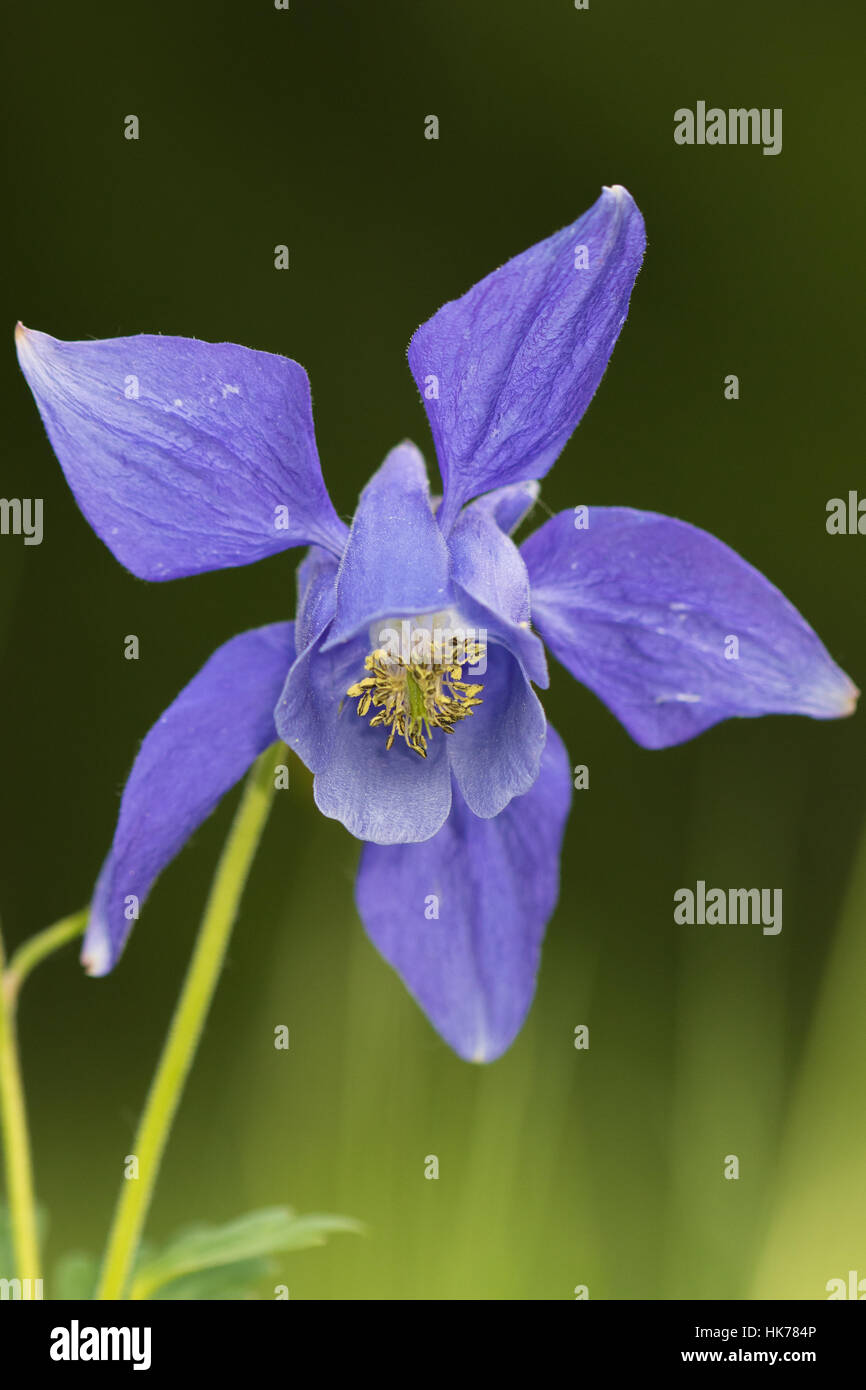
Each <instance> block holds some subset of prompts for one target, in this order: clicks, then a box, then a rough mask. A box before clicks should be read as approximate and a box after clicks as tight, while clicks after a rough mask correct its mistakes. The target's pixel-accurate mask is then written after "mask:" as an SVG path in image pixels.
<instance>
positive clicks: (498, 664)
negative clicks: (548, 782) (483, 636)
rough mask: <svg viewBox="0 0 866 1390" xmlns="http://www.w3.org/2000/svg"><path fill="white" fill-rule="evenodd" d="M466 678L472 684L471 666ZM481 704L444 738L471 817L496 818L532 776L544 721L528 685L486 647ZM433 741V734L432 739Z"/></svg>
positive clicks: (516, 668)
mask: <svg viewBox="0 0 866 1390" xmlns="http://www.w3.org/2000/svg"><path fill="white" fill-rule="evenodd" d="M466 674H467V679H469V680H474V675H473V672H472V669H471V667H470V668H469V670H468V671H467V673H466ZM478 680H479V681H480V682H482V683H483V686H484V689H483V691H482V694H481V704H480V705H477V706H476V708H475V710H474V711H473V713H472V715H471V716H470V717H469V718H468V719H464V720H463V721H462V722H461V723H460V724H458V725H457V727H456V728H455V730H454V733H453V734H451V735H450V736H449V735H445V737H447V738H448V740H449V742H448V750H449V753H450V755H451V771H452V772H453V773H454V776H455V778H456V779H457V783H458V785H459V787H460V790H461V792H462V793H463V796H464V797H465V799H466V802H467V805H468V806H469V809H470V810H471V811H473V812H474V813H475V815H476V816H483V817H484V818H489V817H491V816H498V815H499V813H500V812H501V811H502V810H503V809H504V807H506V806H507V805H508V803H509V801H511V799H512V797H515V796H520V797H522V796H523V795H524V794H525V793H526V792H528V791H529V788H530V787H531V786H532V784H533V783H534V781H535V779H536V778H537V777H538V773H539V767H540V765H541V758H542V754H543V752H544V741H545V736H546V731H547V720H546V718H545V714H544V710H543V709H542V707H541V703H540V701H539V699H538V696H537V695H536V694H535V691H534V690H533V689H532V686H531V685H530V684H529V682H528V680H527V679H526V676H525V675H524V673H523V670H522V669H521V666H520V663H519V662H518V661H516V660H515V658H514V657H513V656H512V655H511V653H510V652H509V651H507V650H506V648H505V647H501V646H499V645H498V644H496V643H491V645H490V646H489V647H488V649H487V670H486V672H485V673H484V674H483V675H480V676H479V677H478ZM434 737H435V735H434Z"/></svg>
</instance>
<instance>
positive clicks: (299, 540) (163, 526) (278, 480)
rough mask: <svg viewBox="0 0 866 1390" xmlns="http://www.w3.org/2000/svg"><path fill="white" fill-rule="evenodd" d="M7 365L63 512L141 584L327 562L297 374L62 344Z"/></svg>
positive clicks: (302, 381)
mask: <svg viewBox="0 0 866 1390" xmlns="http://www.w3.org/2000/svg"><path fill="white" fill-rule="evenodd" d="M17 339H18V357H19V361H20V363H21V369H22V371H23V372H24V375H25V377H26V378H27V381H28V383H29V385H30V389H31V391H32V392H33V395H34V396H35V398H36V404H37V405H38V407H39V412H40V414H41V416H42V419H43V422H44V424H45V428H46V429H47V431H48V437H49V439H50V440H51V443H52V445H53V447H54V452H55V453H56V454H57V457H58V459H59V460H60V464H61V467H62V468H63V471H64V473H65V474H66V480H67V482H68V483H69V486H70V487H71V489H72V491H73V493H74V494H75V498H76V501H77V502H78V505H79V506H80V508H81V510H82V511H83V513H84V515H85V516H86V517H87V520H88V521H89V522H90V524H91V526H92V527H93V529H94V531H95V532H96V534H97V535H98V536H99V537H100V538H101V539H102V540H103V541H104V542H105V544H106V545H107V546H108V548H109V549H110V550H111V552H112V554H114V555H115V556H116V557H117V559H118V560H120V562H121V564H123V565H125V566H126V567H127V569H129V570H131V571H132V573H133V574H136V575H138V576H139V578H141V579H176V578H178V577H179V576H181V575H187V574H199V573H201V572H202V571H205V570H214V569H224V568H226V567H228V566H231V565H247V564H250V563H251V562H252V561H253V560H260V559H262V558H263V557H265V556H267V555H275V554H277V552H279V551H281V550H285V549H286V548H287V547H289V546H294V545H307V544H309V543H310V542H311V541H312V542H317V543H318V544H320V545H323V546H325V547H326V548H327V549H329V550H333V551H334V552H335V553H336V554H339V553H340V552H341V550H342V547H343V545H344V543H345V538H346V527H345V525H344V523H343V522H342V521H340V519H339V517H338V516H337V514H336V512H335V511H334V508H333V506H332V505H331V500H330V498H329V497H328V493H327V490H326V488H325V484H324V482H323V480H322V472H321V468H320V466H319V456H318V453H317V452H316V440H315V435H314V433H313V416H312V408H311V403H310V384H309V381H308V380H307V374H306V372H305V371H304V369H303V367H300V366H298V364H297V362H292V361H290V360H289V358H287V357H276V356H274V355H272V354H271V353H268V352H254V351H252V350H251V349H249V348H244V347H238V346H237V345H236V344H234V343H201V342H197V341H196V340H195V339H192V338H161V337H153V336H150V335H148V334H142V335H141V336H140V337H136V338H110V339H104V340H102V341H95V342H81V343H63V342H59V341H58V340H57V339H56V338H51V337H49V336H48V334H47V333H36V332H32V331H30V330H29V329H25V328H23V327H21V326H20V325H19V329H18V332H17Z"/></svg>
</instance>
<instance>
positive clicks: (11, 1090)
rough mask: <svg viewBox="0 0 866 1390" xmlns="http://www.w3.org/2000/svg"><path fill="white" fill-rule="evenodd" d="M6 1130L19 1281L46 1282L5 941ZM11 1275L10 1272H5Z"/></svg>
mask: <svg viewBox="0 0 866 1390" xmlns="http://www.w3.org/2000/svg"><path fill="white" fill-rule="evenodd" d="M0 1122H2V1123H0V1129H2V1131H3V1157H4V1160H5V1165H6V1182H7V1195H8V1201H9V1219H10V1224H11V1229H12V1248H13V1251H14V1253H15V1268H16V1273H17V1276H18V1278H19V1279H22V1280H23V1279H30V1280H36V1279H38V1278H39V1277H40V1260H39V1232H38V1228H37V1221H36V1197H35V1192H34V1187H33V1163H32V1159H31V1156H30V1133H29V1130H28V1126H27V1109H26V1106H25V1104H24V1086H23V1083H22V1080H21V1062H20V1059H19V1056H18V1038H17V1033H16V1028H15V995H14V992H13V991H12V990H10V989H8V988H7V972H6V970H5V954H4V950H3V940H2V937H0ZM3 1273H4V1274H5V1273H6V1271H3Z"/></svg>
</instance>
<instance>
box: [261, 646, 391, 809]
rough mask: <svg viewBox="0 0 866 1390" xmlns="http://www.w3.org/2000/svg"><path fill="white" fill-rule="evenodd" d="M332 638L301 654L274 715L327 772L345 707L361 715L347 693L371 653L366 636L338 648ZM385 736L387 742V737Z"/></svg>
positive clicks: (285, 735) (289, 738)
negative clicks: (369, 652) (331, 640)
mask: <svg viewBox="0 0 866 1390" xmlns="http://www.w3.org/2000/svg"><path fill="white" fill-rule="evenodd" d="M327 637H328V632H327V630H325V631H324V632H323V633H322V634H321V635H319V636H317V637H316V638H314V640H312V641H311V642H310V644H309V646H307V647H306V648H305V650H304V651H302V652H301V653H300V655H299V656H298V658H297V660H296V661H295V662H294V664H293V665H292V668H291V670H290V671H289V674H288V676H287V677H286V683H285V686H284V688H283V691H282V693H281V695H280V698H279V700H278V702H277V707H276V709H275V711H274V721H275V724H276V727H277V732H278V734H279V735H280V738H282V739H284V740H285V741H286V743H287V744H288V745H289V747H290V748H291V749H292V751H293V752H295V753H297V755H298V757H299V758H300V759H301V761H302V762H303V763H305V764H306V766H307V767H308V768H309V769H310V771H311V772H323V771H324V770H325V768H326V767H327V766H328V764H329V762H330V759H331V756H332V753H333V748H334V739H335V738H336V735H337V726H338V723H339V721H340V719H341V717H342V716H341V706H342V707H343V708H344V709H345V710H346V718H348V716H349V715H350V714H353V713H354V711H355V708H356V707H355V705H354V704H353V703H352V701H351V700H347V699H346V691H347V690H348V688H349V686H350V685H353V684H354V683H355V681H357V680H358V678H359V677H360V676H363V675H364V658H365V656H366V655H367V653H368V651H369V649H370V645H369V642H368V640H367V638H366V636H361V637H356V638H353V639H352V641H350V642H341V643H339V645H338V646H336V647H328V646H327V645H326V644H327ZM356 717H357V716H356ZM379 733H380V734H382V730H381V729H380V730H379ZM382 737H383V739H384V740H385V741H387V735H386V734H383V735H382ZM413 756H416V757H417V754H416V755H413ZM338 819H340V820H342V819H343V817H342V815H339V816H338Z"/></svg>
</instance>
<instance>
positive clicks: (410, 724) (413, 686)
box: [346, 641, 484, 758]
mask: <svg viewBox="0 0 866 1390" xmlns="http://www.w3.org/2000/svg"><path fill="white" fill-rule="evenodd" d="M483 656H484V646H483V644H482V643H480V642H472V641H458V642H455V643H454V644H453V645H452V647H451V649H450V650H449V651H448V653H447V655H443V653H441V652H436V651H435V649H434V651H433V652H432V653H430V652H429V651H428V653H427V659H425V658H424V657H422V659H420V660H413V659H412V658H411V657H410V659H409V660H408V661H404V660H403V659H402V658H401V657H398V656H394V655H393V654H392V653H391V652H390V651H389V650H388V649H387V647H379V648H377V649H376V651H373V652H371V653H370V655H369V656H368V657H367V658H366V660H365V661H364V667H365V669H366V670H367V671H369V673H370V674H369V675H368V676H365V677H364V679H363V680H360V681H358V682H357V683H356V684H355V685H350V686H349V689H348V690H347V691H346V694H347V695H349V696H350V697H351V699H353V700H357V701H358V714H359V715H360V717H361V718H362V719H363V718H364V717H365V715H367V714H368V713H369V711H370V709H371V708H373V709H375V710H376V714H374V716H373V718H372V719H371V720H370V727H371V728H374V727H375V726H377V725H380V726H383V727H384V728H386V729H388V730H389V733H388V742H387V744H386V745H385V746H386V748H390V747H391V746H392V744H393V742H394V739H395V738H397V737H398V736H399V737H400V738H402V739H403V740H404V742H405V743H406V746H407V748H411V749H412V751H413V752H414V753H417V754H418V755H419V757H422V758H426V757H427V742H428V740H429V739H430V737H431V736H432V733H433V730H434V729H442V730H443V732H444V733H446V734H453V732H454V725H455V724H457V723H458V722H459V721H460V720H461V719H466V718H467V717H468V716H469V715H470V714H472V713H473V711H474V709H475V706H476V705H480V704H481V700H480V699H479V698H478V697H479V695H480V693H481V691H482V690H483V689H484V687H483V685H472V684H470V683H469V682H467V681H464V680H462V679H461V677H462V675H463V667H464V666H466V665H469V666H475V665H477V664H478V662H480V661H481V659H482V658H483ZM437 657H438V658H440V659H438V660H437V659H436V658H437Z"/></svg>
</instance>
